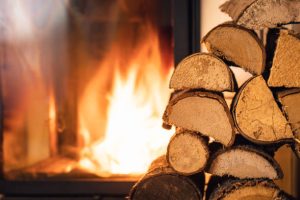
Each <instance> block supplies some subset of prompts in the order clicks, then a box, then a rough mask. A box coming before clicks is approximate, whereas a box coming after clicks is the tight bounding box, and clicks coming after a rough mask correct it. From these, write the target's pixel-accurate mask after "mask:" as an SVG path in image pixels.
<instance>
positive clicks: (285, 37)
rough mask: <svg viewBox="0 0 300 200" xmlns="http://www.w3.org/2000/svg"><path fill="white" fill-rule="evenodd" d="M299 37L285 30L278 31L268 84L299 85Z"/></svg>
mask: <svg viewBox="0 0 300 200" xmlns="http://www.w3.org/2000/svg"><path fill="white" fill-rule="evenodd" d="M299 60H300V39H299V37H297V36H296V35H293V34H292V33H290V32H288V31H287V30H282V31H280V36H279V39H278V42H277V47H276V50H275V56H274V59H273V65H272V68H271V73H270V77H269V79H268V85H269V86H271V87H288V88H290V87H300V62H299Z"/></svg>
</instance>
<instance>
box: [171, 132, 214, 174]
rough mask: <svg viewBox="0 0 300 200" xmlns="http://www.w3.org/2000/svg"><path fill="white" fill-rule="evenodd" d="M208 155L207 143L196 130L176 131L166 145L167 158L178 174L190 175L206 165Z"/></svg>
mask: <svg viewBox="0 0 300 200" xmlns="http://www.w3.org/2000/svg"><path fill="white" fill-rule="evenodd" d="M208 156H209V151H208V147H207V143H206V141H205V140H203V138H202V137H201V136H200V135H199V134H198V133H196V132H191V131H181V132H179V133H176V134H175V135H174V136H173V137H172V138H171V140H170V143H169V145H168V152H167V160H168V162H169V164H170V166H171V167H172V168H173V169H174V170H175V171H177V172H178V173H179V174H184V175H191V174H195V173H197V172H200V171H201V170H203V169H204V167H205V166H206V163H207V160H208Z"/></svg>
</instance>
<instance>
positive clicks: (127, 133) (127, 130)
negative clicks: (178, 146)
mask: <svg viewBox="0 0 300 200" xmlns="http://www.w3.org/2000/svg"><path fill="white" fill-rule="evenodd" d="M145 33H147V34H145V35H144V38H145V40H144V41H143V42H141V44H140V45H139V46H138V47H136V49H135V50H134V52H136V54H135V55H133V56H132V58H131V59H130V60H129V61H128V63H129V64H128V66H124V67H126V68H127V69H129V70H128V71H127V73H126V74H125V75H123V76H122V73H121V72H122V71H124V70H121V69H122V67H123V66H121V64H120V62H118V59H120V58H122V55H121V54H118V53H117V52H118V51H116V49H114V51H111V52H110V54H109V56H107V57H106V59H105V61H104V62H103V63H104V64H103V65H105V66H102V65H101V66H100V67H99V71H98V72H97V73H96V74H95V76H94V77H93V78H92V80H91V81H90V82H89V83H88V84H87V86H86V88H85V91H84V94H83V96H82V98H81V100H80V102H79V115H80V116H79V124H80V125H79V126H80V127H79V132H80V134H81V136H82V138H83V140H84V144H85V147H84V148H83V150H82V152H81V160H80V162H79V164H80V166H81V167H82V168H84V169H86V170H88V171H91V172H93V173H96V174H98V175H100V176H104V177H105V176H111V175H116V174H119V175H120V174H126V175H128V174H131V175H137V174H142V173H144V172H145V171H146V170H147V167H148V165H149V164H150V162H151V161H152V160H153V159H154V158H155V157H157V156H159V155H161V154H163V153H165V151H166V148H165V147H166V146H167V143H168V141H169V138H170V133H167V131H165V130H163V129H162V128H161V124H162V120H161V116H162V114H163V113H162V112H163V111H164V108H165V106H166V104H167V101H168V98H169V90H168V82H169V77H170V71H171V70H170V69H171V66H168V67H169V68H168V70H167V71H168V72H166V70H165V69H163V68H162V59H161V54H160V49H159V39H158V35H157V33H156V32H155V31H153V30H152V29H151V28H149V27H148V28H147V30H146V31H145ZM122 59H127V60H128V58H124V57H123V58H122ZM107 67H109V68H113V69H114V71H113V72H112V73H113V75H114V76H113V77H114V80H113V86H112V90H111V95H109V97H108V109H107V124H106V125H105V127H106V128H105V134H104V135H103V133H102V136H99V137H98V138H100V139H98V140H95V139H92V138H95V137H94V135H95V133H92V132H91V131H90V130H94V131H95V130H101V129H102V128H103V125H102V124H101V123H100V122H99V123H98V127H97V128H98V129H97V128H96V127H91V126H95V124H97V120H98V121H100V120H99V119H97V118H92V117H91V116H93V114H91V113H92V112H104V111H103V106H102V111H101V109H100V108H101V105H99V104H100V99H99V98H100V97H99V96H100V95H99V94H97V92H99V91H100V90H101V89H100V88H101V86H100V82H101V80H102V79H103V68H107ZM102 98H103V97H102ZM97 109H99V110H97ZM86 113H90V114H86ZM90 120H94V123H91V122H90ZM97 134H98V133H97ZM99 135H100V134H99Z"/></svg>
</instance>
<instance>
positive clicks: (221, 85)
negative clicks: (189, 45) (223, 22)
mask: <svg viewBox="0 0 300 200" xmlns="http://www.w3.org/2000/svg"><path fill="white" fill-rule="evenodd" d="M170 88H172V89H175V90H184V89H205V90H211V91H218V92H222V91H233V90H234V81H233V76H232V72H231V70H230V69H229V67H228V66H227V65H226V64H225V63H224V62H223V61H222V60H221V59H219V58H218V57H215V56H214V55H212V54H207V53H196V54H193V55H191V56H188V57H186V58H185V59H184V60H182V61H181V62H180V63H179V64H178V66H177V67H176V69H175V71H174V73H173V75H172V78H171V80H170Z"/></svg>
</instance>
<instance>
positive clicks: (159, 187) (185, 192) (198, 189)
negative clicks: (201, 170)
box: [129, 156, 204, 200]
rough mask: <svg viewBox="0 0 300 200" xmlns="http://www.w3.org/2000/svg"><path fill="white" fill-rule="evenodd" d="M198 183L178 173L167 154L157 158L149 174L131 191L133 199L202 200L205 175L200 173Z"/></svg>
mask: <svg viewBox="0 0 300 200" xmlns="http://www.w3.org/2000/svg"><path fill="white" fill-rule="evenodd" d="M197 182H198V183H196V182H194V181H193V179H192V178H189V177H186V176H182V175H179V174H176V173H175V172H174V170H173V169H172V168H170V167H169V165H168V163H167V161H166V158H165V156H161V157H159V158H158V159H157V160H155V161H154V162H153V163H152V164H151V166H150V168H149V171H148V172H147V174H146V175H145V176H144V177H143V178H142V179H141V180H140V181H138V182H137V183H136V184H135V186H134V187H133V188H132V190H131V192H130V197H129V199H131V200H145V199H148V200H156V199H161V200H168V199H174V200H177V199H178V200H182V199H190V200H192V199H193V200H194V199H195V200H197V199H199V200H201V199H202V197H203V196H202V194H203V190H204V175H203V174H199V176H198V180H197Z"/></svg>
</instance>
